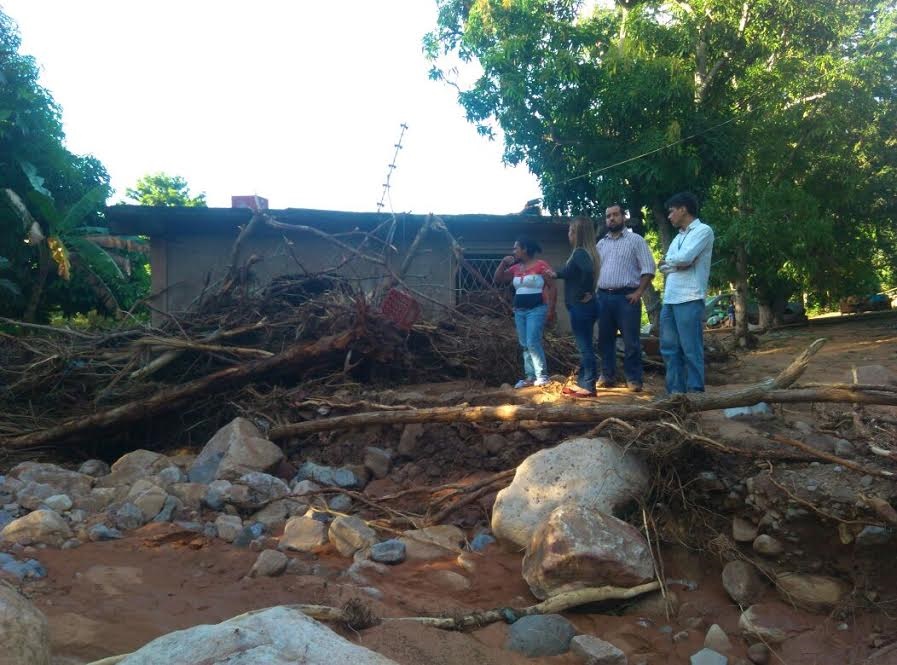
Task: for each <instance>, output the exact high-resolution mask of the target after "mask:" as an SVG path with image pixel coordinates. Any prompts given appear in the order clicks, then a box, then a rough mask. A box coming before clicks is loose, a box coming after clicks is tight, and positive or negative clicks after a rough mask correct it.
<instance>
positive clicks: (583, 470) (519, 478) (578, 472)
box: [492, 438, 648, 549]
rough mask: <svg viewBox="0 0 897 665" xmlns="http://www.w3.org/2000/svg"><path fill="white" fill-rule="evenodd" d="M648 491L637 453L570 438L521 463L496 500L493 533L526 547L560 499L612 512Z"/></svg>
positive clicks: (602, 442) (606, 442)
mask: <svg viewBox="0 0 897 665" xmlns="http://www.w3.org/2000/svg"><path fill="white" fill-rule="evenodd" d="M647 490H648V472H647V470H646V468H645V465H644V463H643V462H642V460H641V459H639V458H638V457H636V456H635V455H634V454H633V453H631V452H627V453H624V451H623V449H622V448H620V447H619V446H618V445H617V444H615V443H614V442H613V441H611V440H609V439H603V438H575V439H570V440H568V441H565V442H563V443H561V444H560V445H558V446H556V447H554V448H550V449H546V450H540V451H539V452H537V453H535V454H533V455H530V456H529V457H527V458H526V459H525V460H524V461H523V463H522V464H521V465H520V466H518V467H517V474H516V475H515V476H514V481H513V482H512V483H511V484H510V486H508V487H507V488H505V489H503V490H502V491H501V492H499V493H498V496H497V497H496V499H495V506H494V507H493V510H492V532H493V533H494V534H495V537H496V538H498V539H499V540H500V541H502V542H504V543H506V544H509V545H512V546H516V547H517V548H518V549H523V548H525V547H527V546H528V545H529V543H530V540H531V539H532V536H533V532H534V531H535V530H536V527H538V526H539V525H540V524H541V523H542V522H544V521H545V519H546V518H547V517H548V515H549V514H550V513H551V512H552V511H553V510H554V509H555V508H557V507H558V506H559V505H560V504H561V503H568V504H575V505H579V506H581V507H583V508H585V509H586V510H592V511H597V512H600V513H604V514H606V515H613V514H614V513H615V512H617V511H618V510H619V509H620V508H621V507H623V506H624V505H626V504H627V503H630V502H631V501H633V500H636V499H638V498H639V497H641V496H642V495H644V493H645V492H647Z"/></svg>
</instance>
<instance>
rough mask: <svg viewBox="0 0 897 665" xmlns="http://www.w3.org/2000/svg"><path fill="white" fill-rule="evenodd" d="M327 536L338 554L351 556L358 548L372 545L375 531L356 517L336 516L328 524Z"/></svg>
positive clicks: (375, 540)
mask: <svg viewBox="0 0 897 665" xmlns="http://www.w3.org/2000/svg"><path fill="white" fill-rule="evenodd" d="M328 538H329V539H330V542H331V543H333V546H334V547H336V549H337V551H338V552H339V553H340V554H342V555H343V556H352V555H353V554H355V552H357V551H358V550H362V549H365V548H367V547H370V546H371V545H374V544H375V543H376V542H377V532H376V531H374V530H373V529H372V528H371V527H369V526H368V525H367V524H365V523H364V520H362V519H360V518H358V517H354V516H346V517H337V518H336V519H335V520H333V522H332V523H331V525H330V532H329V534H328Z"/></svg>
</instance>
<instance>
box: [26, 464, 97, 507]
mask: <svg viewBox="0 0 897 665" xmlns="http://www.w3.org/2000/svg"><path fill="white" fill-rule="evenodd" d="M9 475H10V476H11V477H13V478H18V479H19V480H21V481H22V482H25V483H27V482H28V481H33V482H35V483H42V484H44V485H49V486H50V487H52V488H54V489H55V490H56V491H55V492H53V494H68V495H69V496H70V497H72V498H73V499H74V498H75V497H76V496H80V495H82V494H87V493H88V492H90V488H91V487H93V483H94V479H93V478H91V477H90V476H87V475H85V474H83V473H77V472H76V471H69V470H68V469H63V468H62V467H61V466H56V465H55V464H42V463H40V462H22V463H21V464H17V465H16V466H14V467H13V468H12V469H11V470H10V472H9Z"/></svg>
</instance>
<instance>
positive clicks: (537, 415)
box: [269, 339, 897, 441]
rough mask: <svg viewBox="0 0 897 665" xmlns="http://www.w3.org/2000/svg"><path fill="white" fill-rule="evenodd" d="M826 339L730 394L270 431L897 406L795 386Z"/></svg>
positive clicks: (867, 393) (472, 410) (411, 413)
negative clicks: (812, 405)
mask: <svg viewBox="0 0 897 665" xmlns="http://www.w3.org/2000/svg"><path fill="white" fill-rule="evenodd" d="M824 341H825V340H822V339H819V340H816V341H815V342H813V343H812V344H811V345H810V346H809V347H808V348H807V349H806V350H805V351H804V352H803V353H802V354H801V355H800V356H798V357H797V358H796V359H795V360H794V361H792V363H791V364H790V365H789V366H788V367H787V368H785V369H784V370H783V371H782V372H781V373H779V375H778V376H776V377H775V378H773V379H770V380H767V381H764V382H762V383H759V384H756V385H753V386H748V387H746V388H740V389H738V390H733V391H729V392H725V393H711V394H707V393H691V394H688V395H672V396H670V397H667V398H665V399H662V400H658V401H656V402H652V403H650V404H646V405H639V404H581V403H573V404H567V403H565V404H551V405H544V404H543V405H537V406H529V405H519V404H503V405H501V406H467V405H462V406H447V407H433V408H428V409H412V410H407V411H387V412H383V411H377V412H367V413H356V414H352V415H348V416H337V417H334V418H322V419H320V420H310V421H305V422H301V423H292V424H289V425H282V426H280V427H275V428H273V429H272V430H271V432H270V435H269V436H270V438H271V439H272V440H274V441H277V440H280V439H286V438H289V437H294V436H303V435H306V434H313V433H315V432H329V431H334V430H342V429H351V428H353V427H367V426H376V425H408V424H414V423H483V422H502V421H521V420H532V421H537V422H543V423H599V422H601V421H603V420H605V419H607V418H621V419H623V420H637V421H644V420H653V419H657V418H660V417H662V416H663V415H664V414H666V413H669V412H675V413H699V412H701V411H713V410H716V409H727V408H730V407H736V406H750V405H752V404H756V403H758V402H773V403H794V402H844V403H850V404H856V403H862V404H891V405H897V393H894V392H892V391H882V390H854V389H845V388H842V387H840V386H827V387H816V388H791V389H788V386H791V385H793V384H794V382H795V381H797V379H798V378H800V376H801V374H803V372H804V370H806V368H807V364H808V362H809V360H810V358H811V357H812V356H813V355H815V354H816V352H817V351H818V350H819V349H820V348H821V347H822V345H823V343H824Z"/></svg>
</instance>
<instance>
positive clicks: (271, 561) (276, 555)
mask: <svg viewBox="0 0 897 665" xmlns="http://www.w3.org/2000/svg"><path fill="white" fill-rule="evenodd" d="M288 563H289V557H288V556H287V555H286V554H284V553H283V552H278V551H277V550H265V551H263V552H262V553H261V554H259V556H258V558H257V559H256V560H255V563H254V564H253V565H252V569H251V570H250V571H249V577H277V576H278V575H282V574H283V572H284V571H285V570H286V569H287V564H288Z"/></svg>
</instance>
